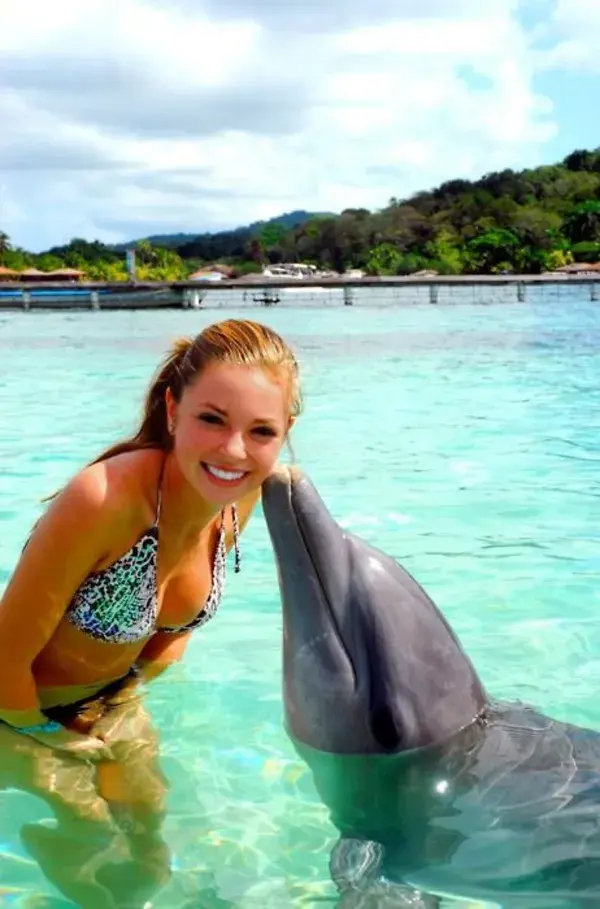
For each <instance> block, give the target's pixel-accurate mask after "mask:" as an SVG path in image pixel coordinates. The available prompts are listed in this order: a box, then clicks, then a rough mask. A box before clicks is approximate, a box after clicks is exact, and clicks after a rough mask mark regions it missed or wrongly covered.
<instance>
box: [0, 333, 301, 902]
mask: <svg viewBox="0 0 600 909" xmlns="http://www.w3.org/2000/svg"><path fill="white" fill-rule="evenodd" d="M299 411H300V391H299V385H298V368H297V364H296V361H295V359H294V356H293V354H292V352H291V350H290V349H289V348H288V346H287V345H286V344H285V343H284V341H283V340H282V339H281V338H280V337H279V336H278V335H277V334H276V333H275V332H273V331H272V330H270V329H269V328H267V327H266V326H264V325H260V324H258V323H253V322H249V321H241V320H227V321H224V322H220V323H217V324H215V325H211V326H209V327H208V328H206V329H205V330H204V331H203V332H201V334H199V335H198V336H197V337H196V338H195V339H194V340H183V341H179V342H178V343H176V344H175V346H174V349H173V351H172V352H171V355H170V356H169V357H168V358H167V360H166V361H165V362H164V363H163V365H162V367H161V368H160V369H159V371H158V373H157V375H156V377H155V379H154V381H153V382H152V384H151V387H150V389H149V391H148V393H147V398H146V403H145V409H144V414H143V419H142V422H141V425H140V427H139V429H138V431H137V432H136V434H135V435H134V436H133V437H132V438H131V439H128V440H127V441H124V442H121V443H120V444H118V445H116V446H114V447H113V448H111V449H109V450H108V451H106V452H105V453H104V454H103V455H101V456H100V457H99V458H98V459H97V460H96V461H94V462H93V463H92V464H91V465H89V466H87V467H86V468H85V469H83V470H82V471H81V472H80V473H78V474H77V475H76V476H75V477H74V478H73V479H72V480H71V481H70V482H69V483H68V484H67V486H66V487H65V488H64V489H63V490H62V491H61V492H60V493H59V494H58V495H57V496H55V497H54V499H53V501H52V502H51V504H50V506H49V507H48V509H47V511H46V512H45V514H44V515H43V516H42V518H41V519H40V520H39V521H38V523H37V524H36V526H35V527H34V530H33V532H32V534H31V536H30V538H29V540H28V542H27V544H26V546H25V548H24V550H23V552H22V555H21V558H20V560H19V563H18V564H17V566H16V568H15V571H14V573H13V575H12V577H11V579H10V581H9V583H8V586H7V587H6V590H5V592H4V594H3V596H2V599H1V600H0V768H1V769H0V785H4V786H19V787H21V788H24V789H28V790H29V791H32V792H35V793H36V794H38V795H41V796H42V797H43V798H45V799H46V801H47V802H48V803H49V804H51V805H52V807H53V809H54V813H55V815H56V818H57V820H58V822H59V827H58V830H52V829H49V828H47V827H43V828H42V827H39V825H38V826H35V828H34V829H32V828H28V829H26V830H24V831H23V836H24V839H25V842H26V845H27V848H28V849H29V850H30V851H31V852H32V853H33V854H34V856H36V857H37V859H38V861H39V862H40V864H41V865H42V867H43V868H44V871H45V872H46V874H47V876H48V877H50V879H52V880H53V881H54V882H55V883H56V884H57V886H59V887H60V889H62V891H63V892H64V893H65V894H66V895H67V896H69V897H70V898H71V899H74V900H75V901H76V902H78V903H79V905H82V906H86V905H88V904H89V905H90V906H92V905H93V906H99V907H102V906H104V905H106V906H107V907H111V906H114V905H132V906H133V905H141V904H140V903H139V902H135V900H136V899H137V898H138V896H140V898H142V899H143V898H145V896H147V891H151V890H152V888H153V887H154V888H155V887H156V886H160V884H162V883H163V882H164V881H165V880H166V879H167V877H168V869H169V856H168V852H167V849H166V846H165V844H164V842H163V841H162V838H161V836H160V824H161V820H162V817H163V814H164V801H165V782H164V780H163V778H162V776H161V774H160V771H159V769H158V766H157V761H156V756H157V747H156V741H155V736H154V734H153V732H152V729H151V727H150V724H149V722H148V718H147V716H146V714H145V712H144V710H143V708H142V706H141V704H140V701H139V699H138V697H136V693H135V692H136V686H137V684H138V680H139V679H140V678H141V679H142V680H147V679H151V678H154V677H155V676H157V675H159V674H160V673H161V672H163V671H164V670H165V669H166V668H167V667H168V666H169V665H170V664H172V663H173V662H175V661H176V660H178V659H180V658H181V656H182V654H183V653H184V650H185V648H186V646H187V644H188V641H189V639H190V636H191V634H192V633H193V631H194V629H196V628H198V627H200V626H201V625H202V624H204V622H206V621H208V620H209V619H210V618H211V617H212V616H213V615H214V614H215V612H216V610H217V607H218V606H219V603H220V600H221V596H222V593H223V586H224V582H225V561H226V553H227V551H228V550H229V549H230V548H232V547H233V548H234V549H235V560H236V570H237V568H238V567H239V549H238V537H239V534H240V533H241V531H242V530H243V528H244V526H245V525H246V523H247V521H248V519H249V517H250V515H251V512H252V510H253V509H254V506H255V505H256V503H257V501H258V498H259V495H260V487H261V484H262V482H263V481H264V480H265V478H266V477H267V476H268V475H269V473H270V472H271V471H272V469H273V468H274V466H275V464H276V461H277V458H278V457H279V454H280V452H281V449H282V446H283V444H284V443H285V441H286V439H287V435H288V432H289V430H290V428H291V426H292V424H293V422H294V420H295V418H296V416H297V415H298V413H299ZM123 833H124V834H125V835H126V838H127V841H128V842H127V848H128V855H127V862H125V863H124V862H123V861H121V863H120V864H119V863H115V862H109V853H110V854H111V855H112V852H113V851H114V849H115V848H117V846H118V844H117V843H116V839H117V837H118V836H120V837H121V839H122V836H123ZM67 843H68V844H70V846H71V847H72V850H73V849H74V850H75V851H74V852H73V851H72V852H71V854H70V858H69V862H72V866H73V867H70V866H69V863H67V862H66V858H65V854H66V852H67V850H66V849H65V846H66V845H67ZM117 857H120V858H121V859H122V858H123V853H122V850H121V853H119V852H118V849H117ZM123 899H125V902H123ZM132 900H133V902H132Z"/></svg>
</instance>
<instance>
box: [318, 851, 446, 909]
mask: <svg viewBox="0 0 600 909" xmlns="http://www.w3.org/2000/svg"><path fill="white" fill-rule="evenodd" d="M384 855H385V850H384V848H383V846H382V845H381V844H380V843H375V842H373V841H372V840H358V839H351V838H349V837H342V838H341V839H339V840H338V841H337V843H336V845H335V846H334V848H333V850H332V853H331V859H330V862H329V869H330V873H331V877H332V880H333V882H334V884H335V885H336V887H337V888H338V891H339V893H340V899H339V901H338V903H337V904H336V905H337V909H439V906H440V901H439V899H438V898H437V897H435V896H431V895H430V894H427V893H422V892H421V891H419V890H415V889H414V888H413V887H410V886H407V885H404V884H392V883H390V882H389V881H386V880H385V879H384V878H383V877H382V866H383V858H384Z"/></svg>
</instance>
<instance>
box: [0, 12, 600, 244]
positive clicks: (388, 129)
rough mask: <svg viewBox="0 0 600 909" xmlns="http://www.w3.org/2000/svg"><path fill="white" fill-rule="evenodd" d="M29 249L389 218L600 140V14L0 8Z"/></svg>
mask: <svg viewBox="0 0 600 909" xmlns="http://www.w3.org/2000/svg"><path fill="white" fill-rule="evenodd" d="M0 12H1V21H2V26H1V29H0V230H3V231H5V232H6V233H8V234H9V236H10V237H11V240H12V242H13V244H14V245H18V246H22V247H25V248H27V249H29V250H32V251H41V250H43V249H48V248H49V247H51V246H53V245H57V244H60V243H66V242H68V241H69V240H70V239H71V238H73V237H85V238H86V239H89V240H92V239H98V240H102V241H104V242H107V243H111V242H121V241H125V240H130V239H134V238H140V237H145V236H148V235H150V234H156V233H177V232H182V231H183V232H191V233H194V232H198V233H200V232H203V231H207V230H209V231H216V230H224V229H228V228H232V227H236V226H239V225H242V224H247V223H250V222H252V221H255V220H260V219H266V218H269V217H273V216H275V215H278V214H281V213H283V212H286V211H291V210H294V209H298V208H302V209H308V210H310V211H334V212H339V211H342V210H343V209H344V208H350V207H366V208H369V209H370V210H376V209H378V208H383V207H384V206H385V205H386V204H387V202H388V200H389V199H390V197H392V196H395V197H397V198H400V199H403V198H406V197H408V196H410V194H411V193H414V192H417V191H419V190H423V189H429V188H431V187H433V186H435V185H437V184H439V183H441V182H443V181H444V180H448V179H454V178H458V177H461V178H467V179H477V178H478V177H480V176H482V175H483V174H485V173H488V172H490V171H492V170H500V169H503V168H506V167H511V168H515V169H520V168H523V167H535V166H537V165H539V164H550V163H554V162H557V161H560V160H561V159H562V158H563V157H565V155H567V154H569V152H571V151H573V150H574V149H576V148H596V147H598V146H600V117H598V114H597V112H596V111H597V107H598V100H597V99H598V98H599V97H600V54H598V48H599V47H600V0H493V2H491V0H489V2H488V0H485V2H482V0H326V2H322V0H54V2H53V3H51V4H43V3H42V2H41V0H18V2H15V0H0Z"/></svg>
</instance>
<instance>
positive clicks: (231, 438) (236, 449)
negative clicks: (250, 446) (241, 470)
mask: <svg viewBox="0 0 600 909" xmlns="http://www.w3.org/2000/svg"><path fill="white" fill-rule="evenodd" d="M223 451H224V452H225V453H226V454H227V455H228V457H230V458H238V459H240V460H243V459H244V458H245V457H246V444H245V442H244V437H243V435H242V433H241V432H231V433H229V435H228V436H227V438H226V439H225V441H224V443H223Z"/></svg>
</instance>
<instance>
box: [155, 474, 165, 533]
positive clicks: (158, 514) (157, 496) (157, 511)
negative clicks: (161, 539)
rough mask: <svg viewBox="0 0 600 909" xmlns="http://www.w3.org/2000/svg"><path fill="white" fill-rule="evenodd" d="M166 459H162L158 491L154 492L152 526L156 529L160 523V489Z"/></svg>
mask: <svg viewBox="0 0 600 909" xmlns="http://www.w3.org/2000/svg"><path fill="white" fill-rule="evenodd" d="M166 460H167V459H166V458H163V462H162V465H161V468H160V474H159V475H158V489H157V491H156V517H155V518H154V526H155V527H158V522H159V521H160V511H161V508H162V487H163V477H164V474H165V462H166Z"/></svg>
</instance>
